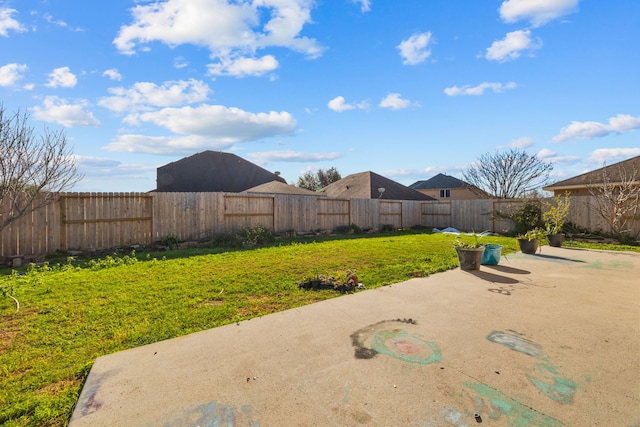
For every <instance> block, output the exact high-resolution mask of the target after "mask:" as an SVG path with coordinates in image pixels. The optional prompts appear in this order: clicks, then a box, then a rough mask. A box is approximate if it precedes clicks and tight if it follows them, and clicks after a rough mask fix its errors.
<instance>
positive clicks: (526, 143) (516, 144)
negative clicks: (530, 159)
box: [509, 136, 533, 149]
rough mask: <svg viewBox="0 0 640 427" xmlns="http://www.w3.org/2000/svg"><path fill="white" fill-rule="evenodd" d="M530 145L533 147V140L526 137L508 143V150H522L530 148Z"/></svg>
mask: <svg viewBox="0 0 640 427" xmlns="http://www.w3.org/2000/svg"><path fill="white" fill-rule="evenodd" d="M532 145H533V139H532V138H530V137H528V136H525V137H523V138H518V139H514V140H513V141H511V142H509V148H520V149H523V148H527V147H531V146H532Z"/></svg>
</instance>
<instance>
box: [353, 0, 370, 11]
mask: <svg viewBox="0 0 640 427" xmlns="http://www.w3.org/2000/svg"><path fill="white" fill-rule="evenodd" d="M353 2H354V3H360V10H361V11H362V13H366V12H369V11H370V10H371V0H353Z"/></svg>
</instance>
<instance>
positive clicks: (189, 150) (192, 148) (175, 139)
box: [103, 134, 233, 154]
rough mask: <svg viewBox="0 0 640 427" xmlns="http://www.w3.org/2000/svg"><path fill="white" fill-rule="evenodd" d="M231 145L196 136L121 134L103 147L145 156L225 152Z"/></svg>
mask: <svg viewBox="0 0 640 427" xmlns="http://www.w3.org/2000/svg"><path fill="white" fill-rule="evenodd" d="M232 145H233V143H230V142H224V141H213V140H211V139H210V138H205V137H202V136H197V135H187V136H149V135H137V134H123V135H118V137H117V138H116V139H115V140H114V141H112V142H110V143H109V144H108V145H106V146H105V147H103V148H104V149H105V150H108V151H118V152H124V153H147V154H193V153H194V152H196V151H202V150H217V151H221V150H226V149H229V148H230V147H231V146H232Z"/></svg>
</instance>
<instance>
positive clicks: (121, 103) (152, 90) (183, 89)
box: [98, 79, 210, 112]
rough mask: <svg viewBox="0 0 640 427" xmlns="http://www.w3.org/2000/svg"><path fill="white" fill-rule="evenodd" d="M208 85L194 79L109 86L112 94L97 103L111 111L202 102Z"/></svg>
mask: <svg viewBox="0 0 640 427" xmlns="http://www.w3.org/2000/svg"><path fill="white" fill-rule="evenodd" d="M209 92H210V89H209V86H208V85H207V84H206V83H204V82H202V81H200V80H195V79H190V80H179V81H169V82H164V83H163V84H162V85H157V84H155V83H151V82H137V83H135V84H134V85H133V86H131V87H129V88H123V87H116V88H110V89H109V93H110V94H112V96H109V97H106V98H102V99H101V100H100V101H99V102H98V105H100V106H102V107H105V108H108V109H109V110H112V111H117V112H124V111H135V110H140V109H142V110H149V109H151V108H153V107H173V106H178V105H184V104H192V103H195V102H202V101H205V100H206V99H207V97H208V96H209Z"/></svg>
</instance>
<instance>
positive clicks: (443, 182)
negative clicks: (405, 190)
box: [409, 173, 471, 190]
mask: <svg viewBox="0 0 640 427" xmlns="http://www.w3.org/2000/svg"><path fill="white" fill-rule="evenodd" d="M465 187H471V185H470V184H467V183H466V182H464V181H462V180H460V179H458V178H455V177H453V176H450V175H445V174H442V173H439V174H438V175H436V176H434V177H433V178H431V179H427V180H426V181H416V182H414V183H413V184H411V185H410V186H409V188H413V189H414V190H437V189H441V188H465Z"/></svg>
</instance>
